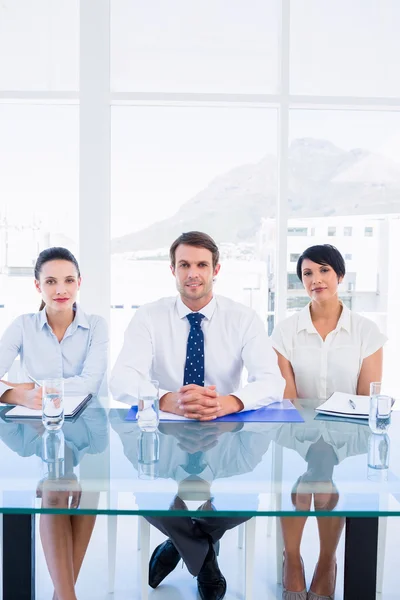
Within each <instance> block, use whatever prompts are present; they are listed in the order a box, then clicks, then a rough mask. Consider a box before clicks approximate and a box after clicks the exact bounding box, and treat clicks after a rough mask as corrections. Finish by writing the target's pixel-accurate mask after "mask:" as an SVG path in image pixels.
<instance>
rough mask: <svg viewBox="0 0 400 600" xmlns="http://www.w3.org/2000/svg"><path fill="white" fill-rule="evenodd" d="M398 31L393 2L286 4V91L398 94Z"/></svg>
mask: <svg viewBox="0 0 400 600" xmlns="http://www.w3.org/2000/svg"><path fill="white" fill-rule="evenodd" d="M399 28H400V3H399V2H398V0H351V2H349V1H348V0H297V1H296V2H291V40H290V60H291V92H292V93H295V94H328V95H339V96H341V95H343V96H365V95H366V96H400V77H398V71H399V64H398V61H399V56H400V36H399ZM316 49H318V50H317V51H316Z"/></svg>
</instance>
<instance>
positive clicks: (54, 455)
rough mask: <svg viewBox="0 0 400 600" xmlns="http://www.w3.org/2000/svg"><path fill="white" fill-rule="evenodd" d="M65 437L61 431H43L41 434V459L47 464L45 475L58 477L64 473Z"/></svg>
mask: <svg viewBox="0 0 400 600" xmlns="http://www.w3.org/2000/svg"><path fill="white" fill-rule="evenodd" d="M64 446H65V439H64V434H63V432H62V431H45V432H44V434H43V436H42V459H43V461H44V463H45V464H46V465H47V473H46V477H48V478H49V479H60V478H61V477H62V476H63V475H64V455H65V448H64Z"/></svg>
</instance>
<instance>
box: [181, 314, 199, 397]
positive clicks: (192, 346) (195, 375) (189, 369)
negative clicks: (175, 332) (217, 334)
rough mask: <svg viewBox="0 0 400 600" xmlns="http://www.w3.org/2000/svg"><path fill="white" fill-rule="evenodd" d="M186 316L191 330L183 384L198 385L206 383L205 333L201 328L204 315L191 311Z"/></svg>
mask: <svg viewBox="0 0 400 600" xmlns="http://www.w3.org/2000/svg"><path fill="white" fill-rule="evenodd" d="M186 316H187V318H188V321H189V323H190V331H189V337H188V341H187V350H186V363H185V373H184V377H183V384H184V385H189V383H196V384H197V385H204V335H203V331H202V329H201V322H202V320H203V319H204V315H202V314H201V313H189V314H188V315H186Z"/></svg>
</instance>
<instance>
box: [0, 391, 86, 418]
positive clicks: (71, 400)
mask: <svg viewBox="0 0 400 600" xmlns="http://www.w3.org/2000/svg"><path fill="white" fill-rule="evenodd" d="M91 397H92V394H89V395H88V396H64V417H65V418H68V417H74V416H75V415H76V414H77V413H78V412H79V411H80V410H81V408H83V406H84V405H85V404H86V403H87V402H88V401H89V400H90V398H91ZM4 416H5V417H6V418H11V419H41V418H42V411H41V410H34V409H33V408H26V407H25V406H15V407H14V408H12V409H11V410H9V411H8V412H7V413H6V414H5V415H4Z"/></svg>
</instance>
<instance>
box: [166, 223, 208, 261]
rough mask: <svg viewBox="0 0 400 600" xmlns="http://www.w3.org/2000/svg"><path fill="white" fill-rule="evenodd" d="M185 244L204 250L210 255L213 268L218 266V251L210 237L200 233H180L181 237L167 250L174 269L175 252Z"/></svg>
mask: <svg viewBox="0 0 400 600" xmlns="http://www.w3.org/2000/svg"><path fill="white" fill-rule="evenodd" d="M181 244H186V245H187V246H196V247H197V248H206V250H209V251H210V252H211V254H212V262H213V268H214V269H215V267H216V266H217V264H218V261H219V250H218V246H217V244H216V243H215V242H214V240H213V239H212V237H211V236H209V235H208V234H207V233H202V232H201V231H188V232H187V233H181V235H180V236H179V237H178V238H177V239H176V240H175V241H174V242H173V243H172V245H171V248H170V249H169V257H170V260H171V265H172V266H173V267H175V252H176V249H177V247H178V246H180V245H181Z"/></svg>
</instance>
